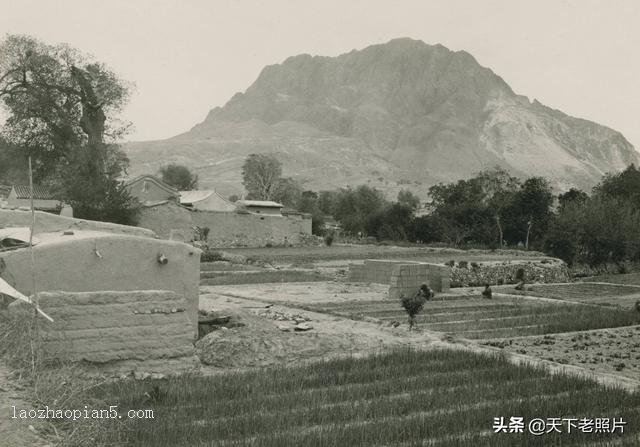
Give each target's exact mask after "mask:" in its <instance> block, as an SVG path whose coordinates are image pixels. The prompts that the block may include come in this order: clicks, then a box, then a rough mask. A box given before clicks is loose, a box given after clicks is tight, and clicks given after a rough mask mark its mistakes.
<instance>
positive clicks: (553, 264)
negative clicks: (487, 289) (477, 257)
mask: <svg viewBox="0 0 640 447" xmlns="http://www.w3.org/2000/svg"><path fill="white" fill-rule="evenodd" d="M520 268H522V269H523V270H524V273H525V281H526V282H528V283H535V282H538V283H558V282H568V281H570V280H571V278H570V275H569V269H568V268H567V265H566V264H565V263H564V262H562V261H561V260H559V259H553V258H548V259H544V260H540V261H506V262H479V263H476V264H474V265H471V264H469V265H468V266H467V267H460V266H458V265H456V266H454V267H453V268H452V272H451V285H452V286H453V287H469V286H484V285H485V284H490V285H497V284H515V283H517V281H516V272H517V271H518V269H520Z"/></svg>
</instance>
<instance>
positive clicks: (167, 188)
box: [124, 174, 180, 196]
mask: <svg viewBox="0 0 640 447" xmlns="http://www.w3.org/2000/svg"><path fill="white" fill-rule="evenodd" d="M141 180H151V181H152V182H153V183H155V184H156V185H158V186H159V187H160V188H162V189H164V190H165V191H167V192H169V193H171V194H174V195H176V196H179V195H180V192H179V191H178V190H177V189H175V188H173V187H171V186H170V185H168V184H166V183H165V182H163V181H162V180H160V179H159V178H158V177H156V176H155V175H151V174H143V175H139V176H138V177H136V178H134V179H131V180H129V181H126V182H125V183H124V186H131V185H133V184H135V183H138V182H139V181H141Z"/></svg>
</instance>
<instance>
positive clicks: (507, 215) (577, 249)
mask: <svg viewBox="0 0 640 447" xmlns="http://www.w3.org/2000/svg"><path fill="white" fill-rule="evenodd" d="M243 184H244V186H245V189H246V190H247V192H248V195H247V198H253V199H259V200H276V201H280V202H282V203H283V204H284V205H286V206H290V207H293V208H296V209H298V210H300V211H302V212H307V213H311V214H312V216H313V232H314V234H318V235H321V234H323V231H324V218H325V216H333V217H334V218H335V219H336V220H337V221H338V222H339V223H340V226H341V228H342V230H343V231H344V232H345V233H347V234H350V235H354V236H363V237H364V236H368V237H375V238H376V239H377V240H378V241H382V240H390V241H408V242H416V243H435V242H439V243H445V244H447V245H449V246H454V247H460V248H464V247H470V246H482V247H486V248H489V249H496V248H500V247H505V246H510V247H517V246H519V247H522V248H524V249H536V250H541V251H544V252H545V253H547V254H549V255H551V256H555V257H559V258H561V259H563V260H564V261H566V262H567V263H568V264H570V265H573V264H587V265H592V266H596V265H602V264H607V263H613V264H618V265H622V264H624V263H626V262H639V261H640V171H639V170H638V168H637V167H636V166H634V165H630V166H629V167H628V168H627V169H625V170H624V171H622V172H619V173H612V174H607V175H605V176H604V177H603V178H602V180H601V181H600V183H598V185H596V186H595V187H594V188H593V189H592V191H590V192H589V193H587V192H585V191H581V190H579V189H576V188H572V189H570V190H569V191H567V192H565V193H562V194H559V195H555V194H554V192H553V189H552V187H551V184H550V182H549V180H547V179H546V178H544V177H529V178H527V179H524V180H520V179H518V178H516V177H514V176H511V175H510V174H509V173H508V172H507V171H505V170H504V169H501V168H499V167H495V168H493V169H489V170H485V171H482V172H480V173H478V174H477V175H476V176H474V177H472V178H470V179H464V180H459V181H457V182H451V183H440V184H437V185H434V186H432V187H431V188H429V197H430V201H429V202H428V205H427V209H426V210H424V209H421V210H420V211H421V213H417V211H418V210H419V209H420V204H421V201H420V198H419V197H417V196H416V195H415V194H414V193H412V192H411V191H409V190H401V191H400V192H399V193H398V196H397V198H396V199H395V200H388V199H386V198H385V195H384V193H383V192H382V191H380V190H378V189H376V188H372V187H369V186H367V185H361V186H357V187H353V188H351V187H347V188H340V189H338V190H334V191H319V192H316V191H310V190H304V188H303V187H302V185H301V184H300V183H299V182H296V181H295V180H294V179H292V178H283V177H282V166H281V164H280V162H279V161H278V160H277V159H276V158H275V157H273V156H272V155H268V154H252V155H250V156H249V157H248V158H247V159H246V161H245V164H244V166H243Z"/></svg>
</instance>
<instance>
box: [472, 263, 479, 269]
mask: <svg viewBox="0 0 640 447" xmlns="http://www.w3.org/2000/svg"><path fill="white" fill-rule="evenodd" d="M471 268H472V269H473V270H478V269H479V268H480V265H479V264H478V263H477V262H472V263H471Z"/></svg>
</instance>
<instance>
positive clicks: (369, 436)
mask: <svg viewBox="0 0 640 447" xmlns="http://www.w3.org/2000/svg"><path fill="white" fill-rule="evenodd" d="M154 386H155V387H157V388H156V389H155V391H153V393H152V394H153V395H154V396H155V397H154V399H153V401H152V402H150V401H149V397H148V395H149V391H150V390H152V389H153V387H154ZM96 394H97V397H101V398H103V397H108V399H109V401H110V402H113V404H114V405H116V404H117V405H119V408H120V411H126V410H128V409H130V408H149V407H152V408H153V409H154V411H155V418H156V420H159V421H162V423H161V424H157V423H150V422H149V421H144V420H128V421H126V422H124V426H123V425H122V422H118V421H113V422H112V423H113V425H114V426H116V427H118V429H114V430H111V431H109V433H108V434H106V435H105V436H109V439H101V440H98V441H99V442H104V443H113V445H116V444H117V445H121V444H120V443H122V444H123V445H124V444H126V445H138V446H154V447H164V446H172V447H176V446H194V445H211V446H213V445H216V446H217V445H220V446H225V445H234V446H245V445H260V446H294V445H295V446H300V445H304V446H328V445H336V446H338V445H339V446H373V445H386V446H391V445H402V446H407V445H411V446H413V445H438V446H454V445H474V446H513V445H531V446H536V445H574V446H585V445H593V446H597V445H607V442H609V441H616V445H621V446H632V445H637V443H638V440H639V439H640V438H639V437H638V434H639V431H638V427H639V424H640V395H639V394H638V393H634V394H629V393H626V392H624V391H622V390H620V389H612V388H605V387H602V386H600V385H598V384H596V383H595V382H592V381H589V380H587V379H582V378H576V377H573V376H566V375H562V374H554V375H551V374H549V373H548V372H546V371H545V370H543V369H538V368H533V367H529V366H522V365H521V366H516V365H512V364H510V363H508V362H506V361H505V360H504V359H502V358H501V357H498V356H493V355H492V356H489V355H478V354H471V353H468V352H462V351H448V350H435V351H427V352H416V351H411V350H402V351H396V352H393V353H389V354H384V355H383V354H380V355H375V356H372V357H367V358H364V359H353V358H348V359H341V360H332V361H325V362H322V363H316V364H311V365H308V366H297V367H291V368H285V367H278V368H270V369H259V370H252V371H249V372H239V373H230V374H226V375H222V376H215V377H183V378H174V379H168V380H159V381H153V382H148V381H147V382H141V381H128V382H117V383H113V384H108V385H104V386H103V387H101V388H100V389H98V390H97V391H96ZM510 416H519V417H523V418H524V421H525V424H527V423H528V421H529V420H531V419H532V418H591V419H592V418H596V417H600V418H618V419H619V418H623V420H624V421H625V422H626V426H625V430H624V433H620V430H618V431H617V432H616V433H583V432H581V431H578V430H575V429H574V430H573V431H572V432H571V434H567V433H566V427H564V426H563V427H562V431H563V432H564V433H556V432H554V431H553V430H551V432H550V433H548V434H545V435H542V436H533V435H530V434H529V433H527V431H526V429H525V432H524V433H494V430H493V421H494V418H495V417H505V418H506V419H507V420H508V419H509V417H510ZM108 423H110V422H108ZM109 445H111V444H109Z"/></svg>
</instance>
